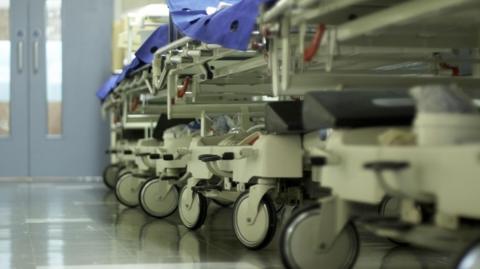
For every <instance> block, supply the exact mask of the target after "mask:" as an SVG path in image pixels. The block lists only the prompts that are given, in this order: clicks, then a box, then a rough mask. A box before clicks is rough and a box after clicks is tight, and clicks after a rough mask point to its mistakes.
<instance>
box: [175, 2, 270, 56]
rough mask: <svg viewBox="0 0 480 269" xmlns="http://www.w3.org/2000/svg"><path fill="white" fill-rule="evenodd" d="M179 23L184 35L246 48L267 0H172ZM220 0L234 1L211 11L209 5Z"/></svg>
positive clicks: (236, 47) (176, 21)
mask: <svg viewBox="0 0 480 269" xmlns="http://www.w3.org/2000/svg"><path fill="white" fill-rule="evenodd" d="M167 2H168V7H169V9H170V14H171V15H172V20H173V23H174V24H175V26H176V27H177V28H178V29H179V30H180V32H182V33H183V34H184V35H186V36H189V37H191V38H193V39H196V40H200V41H203V42H205V43H209V44H218V45H221V46H223V47H225V48H230V49H237V50H246V49H247V48H248V44H249V41H250V37H251V34H252V31H253V30H254V27H255V22H256V19H257V16H258V11H259V6H260V4H261V3H264V2H267V1H266V0H224V1H218V0H203V1H197V0H168V1H167ZM220 2H225V3H229V4H232V6H230V7H227V8H224V9H221V10H219V11H217V12H215V13H213V14H211V15H207V12H206V9H207V7H217V6H218V5H219V4H220Z"/></svg>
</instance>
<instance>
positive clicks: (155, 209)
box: [139, 178, 179, 218]
mask: <svg viewBox="0 0 480 269" xmlns="http://www.w3.org/2000/svg"><path fill="white" fill-rule="evenodd" d="M167 187H168V182H167V181H162V180H160V179H158V178H154V179H151V180H149V181H148V182H147V183H145V184H144V185H143V187H142V189H141V191H140V194H139V201H140V207H141V208H142V209H143V211H145V213H147V214H148V215H150V216H152V217H154V218H165V217H168V216H170V215H171V214H173V212H175V210H176V209H177V206H178V196H179V195H178V190H177V188H176V187H175V186H174V187H173V188H171V189H170V191H169V192H168V193H167V194H166V195H165V197H163V199H161V197H160V191H161V190H164V189H165V188H167Z"/></svg>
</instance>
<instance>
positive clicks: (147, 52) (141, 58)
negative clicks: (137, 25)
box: [97, 25, 168, 101]
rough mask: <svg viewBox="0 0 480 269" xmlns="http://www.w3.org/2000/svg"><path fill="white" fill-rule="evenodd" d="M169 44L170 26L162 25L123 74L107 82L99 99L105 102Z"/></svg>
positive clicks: (100, 91)
mask: <svg viewBox="0 0 480 269" xmlns="http://www.w3.org/2000/svg"><path fill="white" fill-rule="evenodd" d="M167 43H168V25H162V26H160V27H158V28H157V30H155V32H153V33H152V34H151V35H150V36H149V37H148V38H147V40H145V42H144V43H143V44H142V46H141V47H140V48H139V49H138V50H137V52H136V53H135V58H134V59H133V60H132V61H131V62H130V64H128V65H127V66H125V67H124V68H123V70H122V73H120V74H119V75H115V76H112V77H110V78H109V79H108V80H107V82H105V83H104V85H102V87H101V88H100V89H99V90H98V91H97V97H98V98H99V99H100V100H102V101H103V100H105V98H107V96H108V95H109V94H110V92H112V91H113V89H115V87H117V86H118V85H119V84H120V82H122V80H124V79H125V78H126V77H127V76H128V75H129V74H130V73H132V72H133V71H135V70H136V69H138V68H140V67H142V66H144V65H147V64H150V63H151V62H152V61H153V56H154V54H155V51H157V49H158V48H161V47H163V46H165V45H166V44H167ZM112 80H113V81H112Z"/></svg>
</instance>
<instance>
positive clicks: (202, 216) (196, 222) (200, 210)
mask: <svg viewBox="0 0 480 269" xmlns="http://www.w3.org/2000/svg"><path fill="white" fill-rule="evenodd" d="M187 191H188V190H187V186H186V185H185V186H184V187H183V188H182V191H181V192H180V202H179V205H178V213H179V215H180V220H181V221H182V223H183V225H184V226H185V227H187V228H188V229H190V230H197V229H198V228H200V227H202V225H203V224H204V223H205V220H206V219H207V212H208V199H207V198H206V197H205V196H204V195H203V194H201V193H199V192H194V191H191V190H190V193H191V194H193V195H194V197H193V202H192V205H191V208H187V206H188V205H187V204H186V203H185V200H184V195H189V194H188V192H187Z"/></svg>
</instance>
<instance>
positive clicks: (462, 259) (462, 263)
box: [453, 238, 480, 269]
mask: <svg viewBox="0 0 480 269" xmlns="http://www.w3.org/2000/svg"><path fill="white" fill-rule="evenodd" d="M453 268H454V269H478V268H480V238H477V239H476V240H473V241H472V242H471V243H470V244H468V246H467V247H466V248H465V249H464V250H463V251H462V252H461V254H460V255H459V256H458V258H457V259H456V261H455V263H454V267H453Z"/></svg>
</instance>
